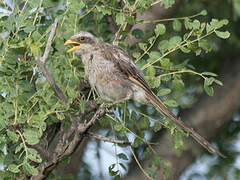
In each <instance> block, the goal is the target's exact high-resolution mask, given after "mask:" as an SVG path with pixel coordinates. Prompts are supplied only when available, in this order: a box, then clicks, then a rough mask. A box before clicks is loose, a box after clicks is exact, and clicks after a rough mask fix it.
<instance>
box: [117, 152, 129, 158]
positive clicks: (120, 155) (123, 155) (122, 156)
mask: <svg viewBox="0 0 240 180" xmlns="http://www.w3.org/2000/svg"><path fill="white" fill-rule="evenodd" d="M117 156H118V157H119V159H123V160H128V157H127V156H126V154H124V153H119V154H117Z"/></svg>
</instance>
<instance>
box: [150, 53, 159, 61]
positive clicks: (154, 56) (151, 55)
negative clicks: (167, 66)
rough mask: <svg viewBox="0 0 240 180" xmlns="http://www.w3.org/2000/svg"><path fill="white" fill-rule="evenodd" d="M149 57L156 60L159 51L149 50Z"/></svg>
mask: <svg viewBox="0 0 240 180" xmlns="http://www.w3.org/2000/svg"><path fill="white" fill-rule="evenodd" d="M149 57H150V58H151V59H153V60H156V59H158V58H160V57H161V54H160V52H158V51H151V52H150V53H149Z"/></svg>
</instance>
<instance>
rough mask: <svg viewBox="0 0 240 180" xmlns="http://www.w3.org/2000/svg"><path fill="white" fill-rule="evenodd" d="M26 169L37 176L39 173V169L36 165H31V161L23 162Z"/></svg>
mask: <svg viewBox="0 0 240 180" xmlns="http://www.w3.org/2000/svg"><path fill="white" fill-rule="evenodd" d="M23 167H24V169H25V170H26V171H27V172H28V173H29V174H31V175H33V176H36V175H38V170H37V168H35V167H34V166H32V165H30V164H29V163H24V164H23Z"/></svg>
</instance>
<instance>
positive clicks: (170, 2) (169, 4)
mask: <svg viewBox="0 0 240 180" xmlns="http://www.w3.org/2000/svg"><path fill="white" fill-rule="evenodd" d="M161 2H162V3H163V5H164V7H165V8H166V9H167V8H170V7H172V5H173V4H174V3H175V0H162V1H161Z"/></svg>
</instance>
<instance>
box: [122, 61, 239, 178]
mask: <svg viewBox="0 0 240 180" xmlns="http://www.w3.org/2000/svg"><path fill="white" fill-rule="evenodd" d="M226 62H227V63H226V64H225V65H224V66H223V67H224V69H223V71H222V73H221V74H220V77H221V80H222V81H223V84H224V86H222V87H219V86H218V87H215V95H214V96H213V97H208V96H207V95H203V96H201V98H199V102H197V103H196V104H195V105H194V106H193V107H192V108H191V110H188V111H185V112H183V114H182V115H181V117H182V120H183V121H185V122H186V123H187V124H189V126H191V127H193V128H194V129H195V130H196V131H197V132H198V133H200V134H201V135H203V136H204V137H205V138H207V139H212V138H214V137H215V136H216V135H217V134H218V133H220V132H219V130H220V129H221V127H223V126H224V125H225V124H226V123H227V122H228V121H230V120H231V116H232V115H233V113H234V112H235V111H236V110H238V109H239V108H240V93H239V92H240V83H237V82H240V71H239V69H240V58H238V59H236V60H234V61H233V60H226ZM155 141H157V142H161V146H157V147H155V150H156V151H157V152H158V153H159V154H160V156H161V157H162V158H163V159H166V160H168V161H170V162H171V163H172V169H171V175H170V177H169V179H173V180H176V179H178V177H179V175H180V174H181V173H182V172H183V171H184V169H185V168H186V167H187V166H189V165H190V164H191V163H192V161H193V160H194V159H195V158H197V157H198V156H199V153H200V152H203V149H202V148H201V147H200V146H199V145H197V144H196V143H194V144H193V142H191V143H190V142H189V143H187V144H186V147H185V150H184V152H183V153H182V154H181V155H180V156H179V155H178V154H177V153H176V152H175V151H174V149H173V146H172V144H171V141H170V140H169V137H168V135H167V134H165V135H163V136H162V135H160V136H158V137H156V139H155ZM146 164H147V161H145V162H143V165H144V166H146ZM125 179H126V180H134V179H138V180H145V179H146V177H145V176H144V175H143V174H142V172H141V171H140V170H139V168H137V165H136V168H131V171H130V172H129V174H128V176H127V177H126V178H125ZM156 179H163V176H162V171H159V172H158V174H157V178H156Z"/></svg>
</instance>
